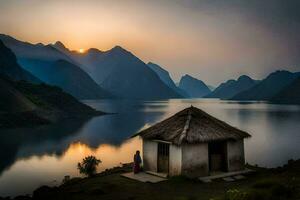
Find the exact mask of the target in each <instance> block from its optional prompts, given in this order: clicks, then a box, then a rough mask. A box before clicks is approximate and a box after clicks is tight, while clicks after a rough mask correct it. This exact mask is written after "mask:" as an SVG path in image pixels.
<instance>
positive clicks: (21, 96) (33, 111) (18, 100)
mask: <svg viewBox="0 0 300 200" xmlns="http://www.w3.org/2000/svg"><path fill="white" fill-rule="evenodd" d="M0 96H1V97H3V98H1V101H0V128H1V127H20V126H32V125H39V124H47V123H51V122H56V121H58V120H60V119H63V118H74V117H76V118H77V117H79V118H81V117H86V116H91V115H98V114H102V112H98V111H96V110H94V109H92V108H91V107H89V106H87V105H85V104H83V103H81V102H79V101H77V100H76V99H75V98H74V97H72V96H71V95H69V94H67V93H65V92H63V91H62V90H61V89H60V88H58V87H53V86H48V85H46V84H44V83H42V84H33V83H29V82H26V81H13V80H11V79H9V78H8V77H4V76H0Z"/></svg>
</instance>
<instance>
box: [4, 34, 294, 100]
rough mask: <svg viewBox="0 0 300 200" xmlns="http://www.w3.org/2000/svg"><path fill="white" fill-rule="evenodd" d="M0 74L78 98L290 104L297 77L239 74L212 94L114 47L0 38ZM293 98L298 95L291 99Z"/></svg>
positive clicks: (186, 78) (189, 79) (200, 84)
mask: <svg viewBox="0 0 300 200" xmlns="http://www.w3.org/2000/svg"><path fill="white" fill-rule="evenodd" d="M0 40H2V41H3V43H2V42H0V51H1V52H2V53H1V55H0V73H1V74H5V77H7V78H9V79H12V80H15V81H20V80H26V81H28V82H31V83H46V84H49V85H52V86H58V87H60V88H62V89H63V90H64V91H65V92H67V93H69V94H71V95H72V96H74V97H76V98H77V99H102V98H126V99H169V98H201V97H205V98H220V99H231V100H265V101H274V102H275V101H276V102H279V101H280V99H282V100H283V101H284V102H292V100H290V101H288V100H287V99H288V96H292V94H291V93H292V92H291V91H293V90H295V88H297V87H298V85H297V84H298V83H297V82H296V79H297V78H298V77H299V76H300V73H292V72H288V71H276V72H273V73H271V74H270V75H268V76H267V77H266V78H265V79H263V80H261V81H257V80H254V79H252V78H250V77H249V76H246V75H242V76H240V77H239V78H238V79H237V80H228V81H226V82H224V83H222V84H220V85H219V86H218V87H217V88H216V89H214V90H213V91H211V90H212V89H210V88H211V86H207V85H206V84H205V83H204V82H203V81H201V80H198V79H196V78H194V77H192V76H190V75H185V76H183V77H181V80H180V82H179V84H178V86H177V85H176V84H175V83H174V81H173V80H172V78H171V76H170V74H169V72H168V71H167V70H165V69H164V68H163V67H161V66H159V65H157V64H155V63H153V62H149V63H148V64H145V63H144V62H143V61H142V60H140V59H139V58H138V57H136V56H135V55H134V54H133V53H131V52H129V51H127V50H126V49H124V48H122V47H120V46H115V47H114V48H112V49H110V50H108V51H100V50H98V49H96V48H91V49H88V50H87V51H86V52H84V53H79V52H77V51H71V50H69V49H68V48H66V47H65V46H64V44H63V43H62V42H56V43H55V44H49V45H44V44H41V43H38V44H30V43H28V42H22V41H19V40H17V39H15V38H13V37H10V36H8V35H4V34H0ZM295 99H297V98H296V96H295Z"/></svg>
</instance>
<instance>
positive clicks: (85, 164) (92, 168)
mask: <svg viewBox="0 0 300 200" xmlns="http://www.w3.org/2000/svg"><path fill="white" fill-rule="evenodd" d="M100 163H101V160H98V159H97V158H96V157H95V156H87V157H85V158H84V159H83V160H82V162H81V163H78V165H77V168H78V169H79V173H80V174H84V175H87V176H88V177H91V176H94V175H95V174H96V172H97V166H98V165H99V164H100Z"/></svg>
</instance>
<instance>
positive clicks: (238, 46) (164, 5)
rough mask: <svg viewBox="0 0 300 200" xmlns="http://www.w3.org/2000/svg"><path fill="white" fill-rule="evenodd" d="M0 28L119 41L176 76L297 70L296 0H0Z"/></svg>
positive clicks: (213, 79) (86, 41)
mask: <svg viewBox="0 0 300 200" xmlns="http://www.w3.org/2000/svg"><path fill="white" fill-rule="evenodd" d="M0 32H1V33H4V34H8V35H11V36H13V37H16V38H17V39H20V40H23V41H28V42H31V43H39V42H42V43H44V44H48V43H54V42H55V41H58V40H59V41H61V42H63V43H64V44H65V45H66V46H67V47H68V48H70V49H73V50H79V49H88V48H91V47H94V48H98V49H100V50H108V49H111V48H112V47H114V46H116V45H120V46H122V47H123V48H126V49H127V50H129V51H131V52H132V53H133V54H135V55H136V56H138V57H139V58H140V59H142V60H143V61H144V62H146V63H147V62H149V61H151V62H154V63H157V64H159V65H161V66H162V67H164V68H165V69H166V70H168V71H169V72H170V74H171V76H172V77H173V79H175V81H178V80H179V79H180V77H181V76H182V75H184V74H190V75H192V76H194V77H196V78H199V79H201V80H203V81H205V82H206V83H208V84H211V85H214V86H217V85H218V84H219V83H221V82H223V81H226V80H228V79H236V78H238V77H239V76H240V75H242V74H246V75H249V76H251V77H252V78H255V79H262V78H264V77H265V76H267V75H268V74H269V73H270V72H273V71H275V70H283V69H286V70H290V71H300V53H299V52H300V34H299V33H300V1H298V0H251V1H249V0H244V1H242V0H226V1H223V0H184V1H183V0H181V1H180V0H151V1H150V0H81V1H79V0H43V1H41V0H0Z"/></svg>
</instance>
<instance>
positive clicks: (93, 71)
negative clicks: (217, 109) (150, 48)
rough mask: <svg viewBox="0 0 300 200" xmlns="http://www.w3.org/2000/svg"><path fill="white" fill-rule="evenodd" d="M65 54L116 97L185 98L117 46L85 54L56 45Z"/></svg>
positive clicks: (59, 44) (57, 43) (60, 44)
mask: <svg viewBox="0 0 300 200" xmlns="http://www.w3.org/2000/svg"><path fill="white" fill-rule="evenodd" d="M54 47H56V48H57V49H58V50H60V51H61V52H63V53H65V54H66V55H68V56H69V57H71V58H72V59H73V60H75V62H77V63H79V64H80V66H81V67H82V69H83V70H84V71H86V72H87V73H88V74H89V75H90V76H91V77H92V78H93V79H94V80H95V81H96V82H97V83H98V84H99V85H101V86H102V87H103V88H104V89H106V90H107V91H109V92H111V93H112V94H114V95H115V96H118V97H121V98H129V99H168V98H180V97H181V95H180V94H178V93H177V92H176V91H174V90H172V89H171V88H169V87H168V86H167V85H166V84H165V83H164V82H163V81H162V80H161V79H160V78H159V76H158V75H157V74H156V73H155V72H154V71H153V70H152V69H150V68H149V67H148V66H147V65H146V64H145V63H144V62H143V61H141V60H140V59H139V58H137V57H136V56H135V55H133V54H132V53H131V52H129V51H127V50H125V49H123V48H122V47H120V46H116V47H114V48H112V49H110V50H108V51H105V52H103V51H100V50H98V49H95V48H92V49H89V50H87V51H86V52H85V53H83V54H79V53H77V52H74V51H70V50H68V49H67V48H66V47H65V46H64V45H63V44H62V43H61V42H56V43H55V45H54Z"/></svg>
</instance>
